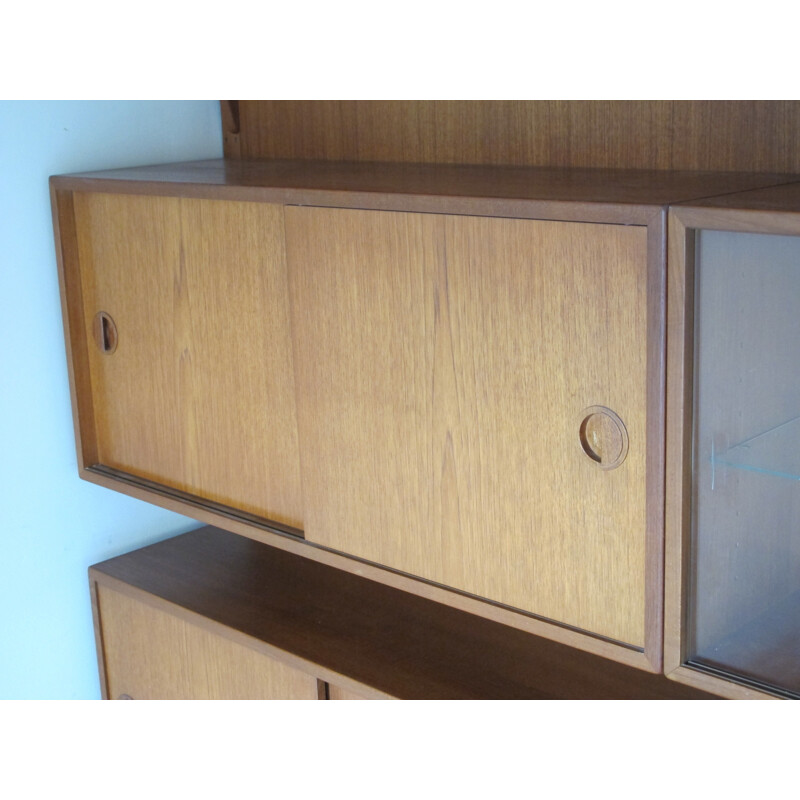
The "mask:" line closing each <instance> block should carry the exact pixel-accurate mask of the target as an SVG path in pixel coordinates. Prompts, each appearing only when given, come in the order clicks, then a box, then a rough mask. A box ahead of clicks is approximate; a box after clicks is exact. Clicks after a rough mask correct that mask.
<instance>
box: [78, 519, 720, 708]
mask: <svg viewBox="0 0 800 800" xmlns="http://www.w3.org/2000/svg"><path fill="white" fill-rule="evenodd" d="M90 577H91V579H93V580H96V581H98V582H99V583H100V584H104V585H105V584H107V585H109V586H110V587H111V588H113V589H114V590H115V591H117V592H120V593H124V591H123V589H124V587H125V586H128V587H131V588H132V587H136V592H138V593H142V592H145V593H147V596H149V597H150V599H151V601H152V602H156V601H160V602H161V603H162V604H164V605H165V606H166V607H168V608H170V609H173V611H172V616H179V614H177V613H176V612H177V611H180V610H184V611H185V612H186V614H189V615H191V617H192V618H193V619H194V621H195V624H196V625H197V626H200V627H204V628H206V629H208V630H211V631H213V632H214V633H215V635H216V636H217V638H220V637H221V638H230V639H232V640H233V639H237V640H238V641H247V642H249V643H250V645H251V647H253V648H255V647H256V646H257V645H258V643H260V642H263V643H268V644H269V646H270V647H271V648H272V649H275V648H277V649H279V650H280V651H281V652H283V653H286V654H291V655H292V656H293V658H294V659H296V660H300V661H302V662H303V663H305V664H306V665H308V666H307V669H308V670H309V671H310V672H313V673H314V674H316V675H317V677H319V678H321V679H322V680H325V681H327V682H328V683H330V684H333V685H335V686H339V687H341V688H344V689H346V690H347V691H353V692H356V693H358V694H365V695H368V696H377V697H381V696H382V697H398V698H407V699H482V698H483V699H626V698H630V699H711V698H712V697H713V695H712V694H709V693H707V692H702V691H697V690H695V689H692V688H689V687H687V686H683V685H681V684H680V683H677V682H674V681H670V680H667V679H666V678H665V677H664V676H662V675H656V674H653V673H649V672H646V671H644V670H641V669H636V668H633V667H630V666H626V665H624V664H620V663H618V662H615V661H613V660H610V659H607V658H603V657H600V656H597V655H594V654H591V653H586V652H582V651H580V650H577V649H575V648H572V647H568V646H566V645H564V644H561V643H559V642H554V641H551V640H549V639H546V638H542V637H538V636H532V635H530V634H528V633H525V632H523V631H520V630H516V629H514V628H510V627H507V626H505V625H501V624H498V623H497V622H493V621H491V620H488V619H483V618H480V617H475V616H473V615H472V614H468V613H465V612H463V611H460V610H458V609H455V608H450V607H448V606H445V605H442V604H439V603H434V602H432V601H430V600H427V599H425V598H422V597H417V596H415V595H413V594H409V593H407V592H403V591H399V590H397V589H394V588H392V587H390V586H385V585H383V584H380V583H377V582H375V581H372V580H366V579H364V578H361V577H358V576H356V575H353V574H350V573H348V572H345V571H342V570H338V569H332V568H331V567H328V566H325V565H323V564H320V563H316V562H315V561H313V560H311V559H308V558H302V557H298V556H295V555H292V554H291V553H287V552H284V551H281V550H277V549H275V548H272V547H268V546H267V545H264V544H260V543H258V542H255V541H253V540H251V539H248V538H246V537H242V536H236V535H235V534H231V533H227V532H224V531H220V530H217V529H214V528H202V529H200V530H197V531H192V532H191V533H188V534H184V535H183V536H178V537H175V538H174V539H170V540H167V541H164V542H160V543H158V544H155V545H152V546H150V547H146V548H143V549H141V550H138V551H135V552H133V553H129V554H127V555H124V556H120V557H118V558H115V559H111V560H110V561H107V562H104V563H103V564H99V565H96V566H95V567H93V568H92V569H91V571H90ZM204 621H205V622H204ZM223 628H224V629H225V630H227V633H224V631H223V630H222V629H223Z"/></svg>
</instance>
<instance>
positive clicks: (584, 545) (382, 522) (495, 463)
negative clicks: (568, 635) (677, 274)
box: [286, 207, 647, 647]
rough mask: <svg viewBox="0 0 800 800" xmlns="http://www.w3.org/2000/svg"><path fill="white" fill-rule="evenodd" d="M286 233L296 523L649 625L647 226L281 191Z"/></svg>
mask: <svg viewBox="0 0 800 800" xmlns="http://www.w3.org/2000/svg"><path fill="white" fill-rule="evenodd" d="M286 236H287V263H288V266H289V285H290V297H291V311H292V329H293V336H294V359H295V369H296V391H297V395H296V396H297V402H298V423H299V431H300V449H301V462H302V474H303V489H304V502H305V513H304V516H305V532H306V538H307V539H309V540H311V541H314V542H318V543H320V544H322V545H325V546H327V547H330V548H333V549H335V550H339V551H343V552H345V553H350V554H353V555H356V556H360V557H362V558H365V559H368V560H370V561H373V562H377V563H379V564H383V565H386V566H389V567H392V568H395V569H398V570H402V571H404V572H407V573H411V574H413V575H418V576H421V577H423V578H426V579H429V580H432V581H436V582H438V583H441V584H444V585H446V586H450V587H454V588H457V589H460V590H464V591H467V592H469V593H472V594H475V595H478V596H480V597H486V598H489V599H491V600H495V601H499V602H501V603H504V604H507V605H510V606H512V607H515V608H520V609H523V610H526V611H530V612H533V613H535V614H538V615H541V616H544V617H547V618H550V619H554V620H558V621H560V622H563V623H567V624H569V625H572V626H575V627H577V628H580V629H583V630H588V631H592V632H594V633H597V634H601V635H603V636H607V637H609V638H611V639H615V640H619V641H622V642H626V643H629V644H632V645H634V646H639V647H641V646H643V644H644V603H645V586H644V583H645V581H644V575H645V530H646V519H645V499H646V492H645V429H646V422H647V419H646V417H647V413H646V408H647V405H646V387H647V359H646V343H647V314H646V283H647V267H646V264H647V253H646V247H647V244H646V241H647V236H646V229H645V228H643V227H638V226H620V225H600V224H579V223H564V222H542V221H532V220H515V219H490V218H480V217H455V216H445V215H434V214H414V213H395V212H378V211H358V210H338V209H320V208H299V207H290V208H287V209H286ZM591 406H605V407H608V408H610V409H612V410H613V411H615V412H616V414H618V415H619V417H620V418H621V420H622V421H623V422H624V425H625V427H626V429H627V434H628V437H629V451H628V454H627V457H626V458H625V460H624V462H623V463H622V465H621V466H619V467H617V468H616V469H601V468H600V467H599V465H598V464H597V463H595V462H594V461H593V460H592V459H591V458H589V457H588V456H587V455H586V453H585V452H584V451H583V450H582V449H581V446H580V441H579V427H580V421H581V419H582V412H583V410H584V409H586V408H587V407H591Z"/></svg>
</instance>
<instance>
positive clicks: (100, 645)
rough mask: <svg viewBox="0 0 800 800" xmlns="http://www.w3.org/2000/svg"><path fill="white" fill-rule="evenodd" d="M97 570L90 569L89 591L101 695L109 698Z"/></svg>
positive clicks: (104, 698) (103, 697)
mask: <svg viewBox="0 0 800 800" xmlns="http://www.w3.org/2000/svg"><path fill="white" fill-rule="evenodd" d="M99 574H100V573H98V572H97V571H95V570H94V569H93V568H90V569H89V591H90V593H91V597H92V622H93V624H94V642H95V649H96V655H97V671H98V674H99V676H100V697H101V698H102V699H103V700H109V699H110V698H109V696H108V670H107V668H106V647H105V642H104V640H103V620H102V617H101V612H100V598H99V596H98V594H97V579H98V577H99Z"/></svg>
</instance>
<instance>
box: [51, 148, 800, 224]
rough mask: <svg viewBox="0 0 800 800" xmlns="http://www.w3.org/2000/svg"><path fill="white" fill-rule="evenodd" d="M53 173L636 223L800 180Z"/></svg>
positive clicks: (281, 168)
mask: <svg viewBox="0 0 800 800" xmlns="http://www.w3.org/2000/svg"><path fill="white" fill-rule="evenodd" d="M52 180H53V187H54V189H56V190H67V191H69V190H73V191H99V192H124V193H135V194H157V195H171V196H182V197H201V198H209V199H228V200H252V201H260V202H273V203H286V204H296V205H336V206H350V207H362V208H392V209H396V210H414V211H430V212H444V213H466V214H469V213H478V214H480V213H492V214H497V215H514V214H520V215H521V216H527V215H528V214H529V213H530V212H531V211H532V210H534V209H532V208H531V207H530V204H531V203H533V204H535V205H536V209H535V210H538V211H539V212H543V213H544V215H545V216H550V215H551V214H557V213H558V211H559V210H562V211H563V209H564V205H563V204H571V205H575V204H578V205H584V204H586V205H588V206H591V205H594V204H602V205H604V206H611V207H620V208H619V210H620V215H621V217H624V221H627V222H634V223H635V222H638V221H639V217H642V220H644V219H646V217H647V216H649V215H650V214H651V213H652V210H653V207H663V206H665V205H668V204H673V203H679V202H686V201H694V200H699V199H702V198H706V197H712V196H715V195H721V194H722V195H724V194H728V193H732V192H743V191H747V190H751V189H759V188H763V187H768V186H776V185H778V184H783V183H790V182H793V181H800V175H778V174H755V173H754V174H750V173H732V172H724V173H715V172H667V171H663V170H616V169H564V168H554V167H514V166H463V165H453V164H396V163H354V162H348V163H345V162H330V161H288V160H279V161H241V160H226V159H217V160H209V161H194V162H185V163H178V164H163V165H154V166H145V167H135V168H129V169H116V170H107V171H103V172H91V173H79V174H75V175H68V176H59V177H56V178H53V179H52ZM548 206H550V208H548ZM636 208H638V209H639V212H637V211H636ZM621 221H622V220H621Z"/></svg>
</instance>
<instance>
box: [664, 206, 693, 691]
mask: <svg viewBox="0 0 800 800" xmlns="http://www.w3.org/2000/svg"><path fill="white" fill-rule="evenodd" d="M668 263H669V271H668V284H667V308H668V318H667V353H666V356H667V409H666V411H667V414H666V495H665V517H664V552H665V555H664V671H665V673H666V674H667V675H670V673H672V672H673V671H674V670H677V669H678V668H679V667H680V666H681V664H683V662H684V660H685V657H686V651H685V645H684V631H685V619H686V595H687V589H688V582H687V581H686V580H685V576H686V575H687V572H688V566H689V550H690V544H691V496H692V467H691V453H692V443H691V434H692V411H693V405H692V396H693V392H692V388H693V383H692V377H693V362H694V232H693V230H692V229H690V228H687V227H686V225H685V224H684V222H683V220H682V219H681V217H680V216H679V215H678V214H675V213H674V212H672V211H671V212H670V220H669V253H668Z"/></svg>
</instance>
